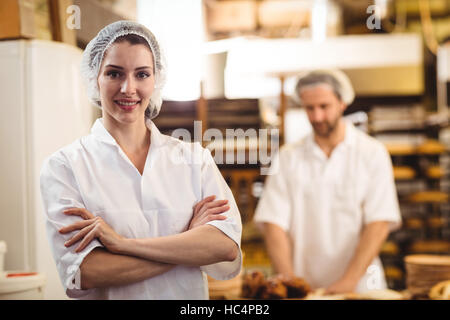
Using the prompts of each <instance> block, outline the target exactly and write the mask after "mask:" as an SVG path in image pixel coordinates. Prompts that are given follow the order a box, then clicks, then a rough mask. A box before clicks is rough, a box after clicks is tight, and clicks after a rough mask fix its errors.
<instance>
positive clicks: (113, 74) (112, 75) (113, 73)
mask: <svg viewBox="0 0 450 320" xmlns="http://www.w3.org/2000/svg"><path fill="white" fill-rule="evenodd" d="M106 75H107V76H108V77H110V78H113V79H115V78H118V77H119V76H120V73H119V72H117V71H108V72H107V73H106Z"/></svg>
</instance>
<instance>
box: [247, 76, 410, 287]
mask: <svg viewBox="0 0 450 320" xmlns="http://www.w3.org/2000/svg"><path fill="white" fill-rule="evenodd" d="M296 95H297V98H298V100H299V102H300V104H301V106H302V107H303V108H305V111H306V114H307V116H308V119H309V121H310V123H311V125H312V128H313V132H312V133H311V134H310V135H309V136H307V137H306V138H304V139H302V140H300V141H299V142H297V143H294V144H291V145H285V146H283V147H282V148H281V149H280V152H279V157H278V159H277V160H276V161H274V163H273V164H272V168H271V169H272V170H273V172H272V173H273V174H272V175H269V176H268V177H267V180H266V185H265V189H264V192H263V194H262V197H261V199H260V201H259V203H258V207H257V210H256V213H255V218H254V220H255V223H256V224H257V225H258V227H259V228H260V230H261V231H262V234H263V235H264V238H265V242H266V246H267V250H268V253H269V257H270V259H271V261H272V264H273V267H274V271H275V273H278V274H283V275H285V276H294V275H295V276H299V277H303V278H304V279H305V280H306V281H307V282H308V283H309V284H310V285H311V286H312V287H313V288H316V289H317V288H326V291H325V292H326V293H328V294H337V293H348V292H363V291H367V290H371V289H384V288H386V281H385V279H384V272H383V267H382V264H381V261H380V259H379V258H378V253H379V250H380V248H381V246H382V244H383V243H384V241H385V240H386V238H387V236H388V234H389V231H392V230H394V229H396V228H398V227H399V226H400V224H401V216H400V210H399V205H398V200H397V194H396V190H395V184H394V178H393V170H392V164H391V160H390V157H389V154H388V152H387V151H386V149H385V147H384V146H383V145H382V144H381V143H380V142H379V141H377V140H375V139H374V138H372V137H370V136H368V135H366V134H365V133H363V132H361V131H360V130H358V129H356V128H355V127H354V126H353V125H352V124H351V123H347V122H346V121H345V120H344V119H343V117H342V115H343V112H344V110H345V109H346V107H347V105H348V104H350V103H351V102H352V100H353V98H354V92H353V88H352V86H351V84H350V81H349V80H348V78H347V77H346V76H345V75H344V74H343V73H342V72H340V71H316V72H311V73H309V74H307V75H305V76H303V77H301V78H300V79H299V81H298V83H297V86H296Z"/></svg>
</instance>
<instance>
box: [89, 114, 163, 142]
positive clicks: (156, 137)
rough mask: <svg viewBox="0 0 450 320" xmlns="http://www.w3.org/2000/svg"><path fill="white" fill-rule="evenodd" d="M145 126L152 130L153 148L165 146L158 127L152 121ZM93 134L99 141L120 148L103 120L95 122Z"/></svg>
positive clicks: (146, 122) (148, 120) (99, 119)
mask: <svg viewBox="0 0 450 320" xmlns="http://www.w3.org/2000/svg"><path fill="white" fill-rule="evenodd" d="M145 125H146V126H147V128H148V129H149V130H150V137H151V138H150V139H151V140H150V141H151V144H152V147H158V146H161V145H162V144H163V140H164V139H163V134H161V132H160V131H159V129H158V128H157V127H156V125H155V124H154V123H153V121H152V120H150V119H145ZM91 134H92V135H93V136H94V137H96V138H97V139H98V140H100V141H102V142H104V143H108V144H111V145H115V146H118V144H117V141H116V140H115V139H114V137H113V136H112V135H111V134H110V133H109V132H108V130H106V128H105V126H104V124H103V118H98V119H97V120H95V122H94V124H93V126H92V128H91Z"/></svg>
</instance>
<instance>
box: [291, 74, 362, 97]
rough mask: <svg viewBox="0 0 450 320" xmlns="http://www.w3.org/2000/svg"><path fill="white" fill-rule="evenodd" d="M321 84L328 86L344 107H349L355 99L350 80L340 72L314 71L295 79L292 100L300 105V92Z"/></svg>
mask: <svg viewBox="0 0 450 320" xmlns="http://www.w3.org/2000/svg"><path fill="white" fill-rule="evenodd" d="M323 84H327V85H329V86H330V87H331V89H332V90H333V92H334V94H335V95H336V97H338V99H339V100H341V101H343V102H344V103H345V104H346V105H350V104H351V103H352V102H353V100H354V99H355V91H354V90H353V86H352V84H351V82H350V79H349V78H348V77H347V75H346V74H345V73H343V72H342V71H340V70H315V71H311V72H308V73H306V74H304V75H301V76H300V77H299V78H298V79H297V84H296V86H295V92H294V99H295V100H296V101H297V102H298V103H299V104H300V105H302V104H303V103H302V99H301V97H300V91H301V90H303V89H305V88H312V87H316V86H319V85H323Z"/></svg>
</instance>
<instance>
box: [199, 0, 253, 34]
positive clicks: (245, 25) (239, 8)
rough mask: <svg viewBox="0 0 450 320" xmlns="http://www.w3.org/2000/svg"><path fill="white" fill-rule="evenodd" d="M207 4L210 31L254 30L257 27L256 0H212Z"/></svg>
mask: <svg viewBox="0 0 450 320" xmlns="http://www.w3.org/2000/svg"><path fill="white" fill-rule="evenodd" d="M205 6H206V17H207V19H206V22H207V26H208V30H209V32H212V33H215V32H217V33H220V32H233V31H252V30H255V29H256V28H257V3H256V1H251V0H250V1H249V0H245V1H244V0H243V1H210V2H206V3H205Z"/></svg>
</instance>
